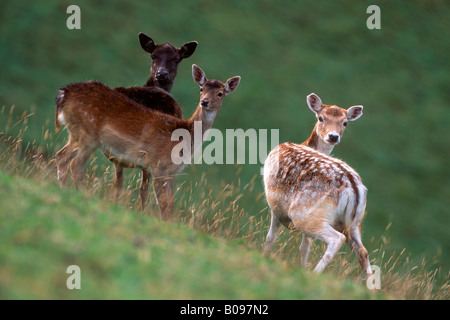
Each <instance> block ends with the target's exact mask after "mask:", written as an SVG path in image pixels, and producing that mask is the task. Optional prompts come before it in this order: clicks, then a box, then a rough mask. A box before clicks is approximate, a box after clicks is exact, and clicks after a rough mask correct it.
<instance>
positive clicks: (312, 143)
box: [302, 125, 334, 156]
mask: <svg viewBox="0 0 450 320" xmlns="http://www.w3.org/2000/svg"><path fill="white" fill-rule="evenodd" d="M302 145H305V146H307V147H310V148H312V149H314V150H317V151H319V152H322V153H324V154H326V155H327V156H329V155H330V154H331V151H333V148H334V146H332V145H330V144H328V143H326V142H325V141H323V140H322V139H321V138H320V137H319V135H318V134H317V125H316V126H314V129H313V131H312V133H311V136H310V137H309V139H308V140H306V141H305V142H303V143H302Z"/></svg>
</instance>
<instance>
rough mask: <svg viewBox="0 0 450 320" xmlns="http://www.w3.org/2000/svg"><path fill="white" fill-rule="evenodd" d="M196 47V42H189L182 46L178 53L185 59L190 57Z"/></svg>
mask: <svg viewBox="0 0 450 320" xmlns="http://www.w3.org/2000/svg"><path fill="white" fill-rule="evenodd" d="M197 45H198V42H197V41H191V42H187V43H185V44H183V45H182V46H181V48H180V51H179V52H180V56H181V58H182V59H186V58H189V57H190V56H192V54H193V53H194V52H195V49H197Z"/></svg>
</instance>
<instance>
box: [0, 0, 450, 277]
mask: <svg viewBox="0 0 450 320" xmlns="http://www.w3.org/2000/svg"><path fill="white" fill-rule="evenodd" d="M71 4H77V5H78V6H79V7H80V8H81V30H69V29H67V27H66V20H67V18H68V17H69V14H67V13H66V8H67V7H68V6H69V5H71ZM370 4H377V5H379V6H380V8H381V27H382V28H381V29H380V30H369V29H368V28H367V27H366V20H367V18H368V17H369V14H367V13H366V9H367V7H368V6H369V5H370ZM449 16H450V6H449V4H448V2H446V1H437V0H434V1H433V0H428V1H418V0H415V1H370V2H368V1H349V0H347V1H317V0H314V1H298V0H295V1H241V0H236V1H198V0H189V1H53V0H49V1H48V0H46V1H43V0H38V1H2V3H1V4H0V107H3V108H4V109H5V110H6V111H5V112H3V113H2V114H1V115H0V117H1V118H0V125H1V128H5V124H6V122H7V118H8V117H7V116H6V115H7V114H8V110H9V109H10V108H11V106H13V105H14V106H15V108H14V115H15V117H16V119H18V118H19V116H20V115H21V114H22V113H23V112H24V111H26V112H27V113H33V116H32V117H30V118H29V121H28V124H27V125H28V129H27V131H26V132H25V133H24V136H23V140H24V142H25V143H27V142H33V141H35V143H36V144H38V145H39V144H42V147H43V149H44V151H45V152H46V153H48V154H49V156H50V157H52V156H53V155H54V153H55V152H56V151H57V150H58V148H60V147H61V146H62V145H63V144H64V141H66V139H67V133H66V132H65V131H63V132H61V133H60V134H58V135H56V136H53V139H52V141H51V142H48V141H46V142H43V136H44V133H45V132H46V130H49V131H50V132H52V131H53V130H54V124H53V121H54V99H55V96H56V92H57V89H58V88H59V87H62V86H64V85H66V84H68V83H71V82H79V81H87V80H99V81H102V82H104V83H106V84H108V85H109V86H111V87H114V86H133V85H141V84H144V83H145V81H146V80H147V78H148V75H149V67H150V58H149V56H148V54H146V53H145V52H144V51H143V50H142V49H141V48H140V46H139V42H138V37H137V35H138V33H139V32H144V33H146V34H148V35H149V36H151V37H152V38H153V39H154V40H155V42H156V43H165V42H169V43H172V44H174V45H176V46H178V47H179V46H181V45H182V44H183V43H185V42H188V41H191V40H197V41H198V42H199V45H198V47H197V51H196V52H195V54H194V55H193V56H192V57H191V58H189V59H187V60H186V61H183V62H181V64H180V66H179V69H178V70H179V71H178V77H177V79H176V81H175V85H174V88H173V91H172V93H173V95H174V97H175V98H176V99H177V101H178V102H179V103H180V104H181V105H182V106H183V109H184V114H185V117H186V116H189V115H190V114H192V112H193V111H194V109H195V107H196V105H197V102H198V87H197V85H196V84H195V83H194V82H193V81H192V76H191V64H193V63H195V64H197V65H199V66H200V67H201V68H202V69H203V70H204V71H205V73H206V75H207V76H208V78H211V79H213V78H215V79H219V80H221V81H225V80H226V79H228V78H230V77H232V76H235V75H240V76H241V77H242V80H241V84H240V86H239V88H238V89H237V90H236V91H235V92H234V93H232V94H231V95H230V96H228V97H227V98H226V99H225V101H224V104H223V107H222V109H221V111H220V113H219V114H218V116H217V118H216V121H215V123H214V127H215V128H218V129H220V130H222V131H223V132H225V129H236V128H242V129H244V130H247V129H249V128H254V129H279V130H280V131H279V133H280V142H284V141H291V142H297V143H301V142H302V141H304V140H305V139H306V138H308V137H309V134H310V132H311V130H312V128H313V125H314V123H315V117H314V115H313V114H312V113H311V111H310V110H309V109H308V108H307V105H306V101H305V98H306V96H307V95H308V94H309V93H311V92H315V93H316V94H318V95H319V96H320V97H321V98H322V101H323V102H324V103H325V104H336V105H338V106H340V107H343V108H348V107H350V106H352V105H363V106H364V115H363V117H362V118H360V119H359V120H358V121H356V122H353V123H350V125H349V126H348V129H347V130H346V133H345V134H344V137H343V139H342V142H341V143H340V144H339V145H338V146H337V147H336V148H335V150H334V151H333V155H334V156H336V157H338V158H340V159H342V160H344V161H346V162H348V164H349V165H351V166H352V167H353V168H354V169H356V170H357V171H358V172H359V174H360V175H361V177H362V179H363V182H364V184H365V185H366V186H367V188H368V190H369V193H368V206H367V212H368V214H367V217H366V219H365V223H364V226H363V230H364V237H365V238H367V239H379V238H383V239H384V240H383V241H384V242H385V245H386V247H388V248H391V249H395V250H399V251H401V250H402V249H403V248H405V247H406V248H407V250H408V252H410V253H411V254H412V258H413V259H417V260H420V259H421V258H422V257H427V259H428V260H429V261H431V262H432V266H442V267H443V270H444V273H446V272H448V270H449V266H450V255H449V249H450V248H449V243H450V241H449V240H450V239H449V233H448V227H449V213H450V212H449V207H450V201H449V195H450V184H449V178H450V170H449V165H448V160H449V157H448V151H449V147H450V134H449V133H448V128H449V125H450V117H449V111H448V108H449V107H448V104H449V102H450V97H449V95H450V90H449V83H450V74H449V70H450V59H449V51H450V24H449V21H450V20H449V19H448V17H449ZM2 130H3V131H4V129H2ZM14 130H16V131H17V130H18V128H9V129H8V132H7V133H8V134H16V132H15V131H14ZM99 157H101V156H100V155H99ZM107 165H108V163H107V162H106V161H103V162H102V161H100V165H99V167H100V170H98V172H97V173H96V174H98V175H102V174H103V168H104V167H105V166H107ZM261 167H262V164H257V165H211V166H208V165H196V166H191V167H190V168H189V169H186V170H185V172H184V173H183V174H182V175H180V177H178V178H177V184H178V185H182V186H187V185H188V183H187V182H189V181H194V182H195V181H199V180H200V178H201V177H202V175H203V176H205V177H207V181H208V186H207V187H208V188H210V190H211V191H210V192H209V193H208V194H209V195H211V196H212V197H214V195H215V192H219V190H222V188H223V186H226V185H241V184H242V185H246V184H248V183H250V181H253V183H254V188H251V189H252V190H251V191H250V190H247V191H246V192H244V193H245V195H244V196H242V197H240V199H238V201H239V205H240V207H241V208H243V209H244V210H246V212H247V214H248V215H249V216H252V215H257V214H260V215H268V214H269V213H268V211H267V209H266V203H265V200H264V197H261V196H260V195H261V193H262V192H263V185H262V179H261V177H260V176H259V171H260V168H261ZM134 173H136V172H133V173H129V174H128V177H129V180H132V179H135V178H134V176H133V174H134ZM255 177H256V178H255ZM108 179H109V180H110V181H111V180H112V176H111V175H110V177H109V178H108ZM136 179H137V178H136ZM252 179H253V180H252ZM192 185H194V184H192ZM191 192H192V191H191ZM199 194H200V193H199ZM136 196H137V194H136ZM198 197H200V196H198ZM256 198H258V201H256V200H255V199H256ZM153 201H154V200H153ZM177 208H178V210H183V204H182V203H180V201H179V202H178V204H177ZM267 228H268V218H267V223H266V224H265V225H262V226H261V236H260V238H261V241H263V238H264V236H265V232H266V230H267ZM386 229H388V230H387V231H386ZM368 249H369V252H370V249H371V248H370V245H368ZM372 249H373V248H372Z"/></svg>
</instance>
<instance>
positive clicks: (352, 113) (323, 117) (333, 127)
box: [306, 93, 363, 146]
mask: <svg viewBox="0 0 450 320" xmlns="http://www.w3.org/2000/svg"><path fill="white" fill-rule="evenodd" d="M306 102H307V103H308V107H309V108H310V109H311V111H312V112H314V113H315V114H316V118H317V123H316V126H315V128H314V130H315V131H316V134H317V135H318V136H319V138H320V139H321V140H322V141H324V142H325V143H327V144H329V145H332V146H334V145H336V144H338V143H339V142H340V140H341V137H342V135H343V133H344V130H345V128H346V127H347V124H348V122H349V121H354V120H356V119H358V118H359V117H361V116H362V114H363V113H362V110H363V106H353V107H350V108H348V109H347V110H346V109H342V108H339V107H338V106H334V105H324V104H322V100H321V99H320V98H319V96H317V95H316V94H314V93H311V94H310V95H309V96H308V97H307V98H306Z"/></svg>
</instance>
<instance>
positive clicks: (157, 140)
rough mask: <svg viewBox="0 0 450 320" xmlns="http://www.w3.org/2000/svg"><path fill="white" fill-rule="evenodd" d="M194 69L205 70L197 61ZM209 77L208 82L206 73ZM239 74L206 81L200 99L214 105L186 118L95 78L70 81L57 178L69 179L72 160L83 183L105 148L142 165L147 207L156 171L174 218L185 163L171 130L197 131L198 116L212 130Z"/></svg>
mask: <svg viewBox="0 0 450 320" xmlns="http://www.w3.org/2000/svg"><path fill="white" fill-rule="evenodd" d="M193 69H194V70H195V71H197V72H201V73H202V74H203V75H204V73H203V71H201V69H200V68H198V67H197V66H194V67H193ZM198 70H200V71H198ZM204 79H205V81H206V77H204ZM239 79H240V78H239ZM239 79H238V77H234V78H231V79H229V80H228V81H227V83H226V84H223V83H221V82H220V81H214V80H212V81H211V82H213V83H219V84H221V85H220V87H216V86H214V88H212V89H211V88H210V87H211V86H208V85H207V84H208V83H209V82H208V81H206V84H205V83H202V84H201V85H200V86H201V87H202V88H203V92H202V93H201V96H200V101H202V100H206V99H207V100H208V101H209V104H208V105H207V106H202V105H201V104H200V103H199V105H198V106H197V109H196V111H195V113H194V115H193V116H192V117H191V118H189V119H187V120H182V119H178V118H176V117H173V116H171V115H168V114H164V113H161V112H157V111H154V110H151V109H148V108H146V107H144V106H142V105H140V104H138V103H137V102H135V101H133V100H132V99H129V98H128V97H126V96H124V95H122V94H121V93H119V92H117V91H115V90H112V89H111V88H109V87H108V86H106V85H105V84H102V83H100V82H96V81H91V82H83V83H75V84H70V85H68V86H66V87H64V88H62V89H60V91H59V94H58V97H57V105H56V122H57V125H58V126H59V125H60V124H59V120H60V119H59V114H60V113H62V114H63V117H64V122H65V123H66V126H67V128H68V131H69V133H70V138H69V143H68V144H67V145H66V146H64V147H63V148H62V149H61V150H60V151H58V153H57V154H56V165H57V168H58V179H59V180H60V182H61V184H63V185H64V184H65V181H66V176H67V171H68V167H69V163H70V171H71V173H72V176H73V178H74V180H75V182H76V184H77V185H78V186H81V185H82V181H83V172H84V166H85V164H86V161H87V160H88V158H89V156H90V155H91V154H92V153H93V152H94V151H95V150H96V149H97V148H99V147H102V150H103V151H104V152H105V153H106V154H107V155H108V157H109V158H110V159H114V160H115V161H118V162H120V163H121V164H123V165H125V166H127V167H136V168H140V169H142V170H143V178H142V183H141V190H140V194H141V199H142V208H144V206H145V202H146V199H147V191H148V182H149V179H150V174H153V185H154V189H155V193H156V197H157V200H158V205H159V207H160V210H161V214H162V216H163V218H166V219H168V218H170V216H171V213H172V209H173V188H174V178H175V177H174V175H175V174H176V173H178V172H180V171H181V170H183V168H184V165H183V164H181V165H177V164H175V163H173V162H172V159H171V151H172V148H173V147H174V146H175V145H176V144H178V143H179V142H177V141H172V140H171V136H172V133H173V131H174V130H176V129H186V130H188V132H189V133H190V134H191V136H192V135H193V131H194V122H195V121H202V123H203V126H202V127H203V132H205V131H206V130H207V129H209V128H210V127H211V125H212V122H213V120H214V117H215V115H216V114H217V112H218V110H219V109H220V107H221V105H222V101H223V97H224V96H225V95H226V91H227V90H228V93H229V92H232V91H233V90H234V89H235V88H236V87H237V85H238V84H239ZM196 82H197V81H196ZM230 84H231V89H230ZM211 112H213V113H214V117H212V118H211V117H207V116H206V113H211ZM191 140H192V143H193V141H194V139H191Z"/></svg>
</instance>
